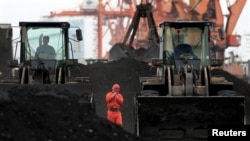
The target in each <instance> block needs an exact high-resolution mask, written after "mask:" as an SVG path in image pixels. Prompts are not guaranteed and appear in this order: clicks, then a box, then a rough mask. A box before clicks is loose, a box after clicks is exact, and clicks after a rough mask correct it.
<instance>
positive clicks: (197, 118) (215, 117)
mask: <svg viewBox="0 0 250 141" xmlns="http://www.w3.org/2000/svg"><path fill="white" fill-rule="evenodd" d="M135 101H136V107H135V113H136V114H135V115H136V127H135V129H136V134H137V135H138V136H142V137H146V138H154V139H158V140H178V141H182V140H183V141H184V140H185V141H188V140H206V139H207V137H208V129H209V128H210V127H213V126H237V125H244V124H245V106H244V104H245V98H244V97H243V96H230V97H226V96H199V97H189V96H185V97H183V96H179V97H172V96H157V97H156V96H137V97H136V99H135Z"/></svg>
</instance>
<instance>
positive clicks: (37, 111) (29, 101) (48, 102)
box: [0, 59, 250, 141]
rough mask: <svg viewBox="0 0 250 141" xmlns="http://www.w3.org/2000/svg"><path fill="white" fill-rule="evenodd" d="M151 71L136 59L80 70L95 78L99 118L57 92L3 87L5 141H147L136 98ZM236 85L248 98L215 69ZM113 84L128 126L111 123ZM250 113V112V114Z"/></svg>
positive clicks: (244, 87) (1, 139)
mask: <svg viewBox="0 0 250 141" xmlns="http://www.w3.org/2000/svg"><path fill="white" fill-rule="evenodd" d="M149 68H150V67H149V66H148V65H147V64H144V63H141V62H137V61H134V60H131V59H121V60H119V61H113V62H109V63H101V62H99V63H95V64H91V65H87V66H86V65H80V66H78V68H77V69H76V70H75V71H78V73H80V74H79V75H81V76H88V77H89V78H90V82H91V87H92V90H93V94H94V101H95V103H96V114H94V113H92V112H91V111H89V109H88V107H87V106H86V105H84V104H80V103H79V101H77V100H76V98H75V97H74V96H71V95H70V94H71V93H72V92H70V91H65V90H64V89H63V88H58V90H57V92H56V94H54V93H53V95H51V92H50V91H44V92H43V93H39V91H40V90H39V88H37V87H36V86H32V87H29V86H18V87H14V86H13V87H11V88H7V87H5V86H4V85H2V86H1V88H0V89H1V91H5V92H4V93H2V94H1V95H0V101H1V102H0V123H1V124H0V141H26V140H30V141H58V140H60V141H64V140H65V141H79V140H93V141H94V140H96V141H97V140H98V141H99V140H103V141H116V140H120V141H135V140H137V141H146V139H144V138H142V137H140V138H139V137H136V136H135V135H133V132H134V122H133V116H134V113H133V112H134V111H133V110H134V109H133V106H131V105H133V100H134V99H133V98H134V96H135V95H136V93H138V92H139V91H140V84H139V79H138V78H139V76H149V75H150V72H149ZM213 74H214V75H215V74H222V75H224V76H225V77H226V79H228V80H229V81H233V82H235V90H236V91H239V93H241V94H242V95H246V96H247V97H249V92H250V87H249V85H248V84H247V83H246V82H244V81H242V80H239V79H237V78H236V77H234V76H232V75H230V74H228V73H226V72H224V71H221V70H214V71H213ZM114 83H118V84H120V86H121V93H122V94H123V95H124V99H125V101H124V104H123V105H122V106H121V111H122V114H123V123H124V125H123V127H118V126H116V125H113V124H112V123H110V122H108V121H107V120H106V103H105V95H106V93H107V92H108V91H110V90H111V87H112V85H113V84H114ZM247 114H248V113H247Z"/></svg>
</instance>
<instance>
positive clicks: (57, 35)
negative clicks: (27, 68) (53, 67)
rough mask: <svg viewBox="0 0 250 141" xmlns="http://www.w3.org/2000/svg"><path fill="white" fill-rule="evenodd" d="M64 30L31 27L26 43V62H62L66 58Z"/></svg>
mask: <svg viewBox="0 0 250 141" xmlns="http://www.w3.org/2000/svg"><path fill="white" fill-rule="evenodd" d="M62 30H63V29H62V28H57V27H56V28H55V27H54V28H47V27H46V28H45V27H41V28H39V27H35V28H34V27H30V28H28V29H27V40H26V41H25V42H26V43H25V48H26V57H25V58H26V60H37V59H42V60H51V59H56V60H62V59H63V58H64V54H63V53H64V52H65V51H64V49H65V47H64V44H65V43H64V41H65V40H64V35H63V31H62Z"/></svg>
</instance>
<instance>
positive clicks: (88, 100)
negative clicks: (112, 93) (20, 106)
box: [0, 83, 95, 111]
mask: <svg viewBox="0 0 250 141" xmlns="http://www.w3.org/2000/svg"><path fill="white" fill-rule="evenodd" d="M0 93H1V95H0V100H1V101H22V100H23V99H28V98H31V99H32V98H35V99H36V98H44V97H51V98H53V99H60V100H65V101H68V102H69V103H71V102H72V103H77V104H78V105H80V106H81V107H84V109H87V110H92V111H95V108H94V106H95V105H94V99H93V93H92V85H91V84H89V83H88V84H85V83H72V84H31V85H28V84H1V85H0Z"/></svg>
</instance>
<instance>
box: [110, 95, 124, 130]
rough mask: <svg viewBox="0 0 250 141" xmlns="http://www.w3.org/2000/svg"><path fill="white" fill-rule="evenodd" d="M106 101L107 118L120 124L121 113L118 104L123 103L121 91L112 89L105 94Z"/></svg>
mask: <svg viewBox="0 0 250 141" xmlns="http://www.w3.org/2000/svg"><path fill="white" fill-rule="evenodd" d="M106 102H107V109H108V111H107V118H108V120H109V121H110V122H112V123H115V124H117V125H119V126H122V113H121V111H120V105H121V104H122V103H123V96H122V94H121V93H119V92H116V91H112V92H108V93H107V94H106Z"/></svg>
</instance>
